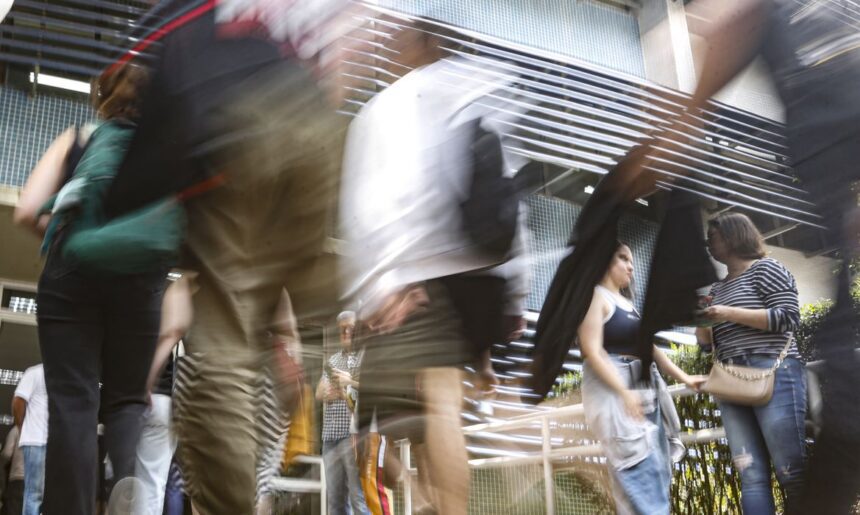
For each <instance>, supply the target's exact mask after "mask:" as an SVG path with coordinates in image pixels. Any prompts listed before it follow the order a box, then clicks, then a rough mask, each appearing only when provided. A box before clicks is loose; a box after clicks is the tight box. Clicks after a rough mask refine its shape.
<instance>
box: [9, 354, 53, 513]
mask: <svg viewBox="0 0 860 515" xmlns="http://www.w3.org/2000/svg"><path fill="white" fill-rule="evenodd" d="M12 413H13V414H14V416H15V426H16V427H17V428H18V431H19V433H20V436H19V437H18V446H19V447H20V448H21V454H22V455H23V458H24V511H23V513H24V515H39V513H41V511H42V498H43V496H44V493H45V448H46V446H47V443H48V392H47V388H46V387H45V370H44V367H43V366H42V365H36V366H34V367H30V368H28V369H27V370H26V371H24V375H23V376H22V377H21V381H20V382H19V383H18V387H17V388H15V396H14V397H13V399H12Z"/></svg>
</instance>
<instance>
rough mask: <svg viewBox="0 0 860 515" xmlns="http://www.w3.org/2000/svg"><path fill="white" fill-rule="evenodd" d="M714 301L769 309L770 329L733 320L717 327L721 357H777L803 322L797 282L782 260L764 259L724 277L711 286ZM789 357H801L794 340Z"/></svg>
mask: <svg viewBox="0 0 860 515" xmlns="http://www.w3.org/2000/svg"><path fill="white" fill-rule="evenodd" d="M711 296H713V301H712V304H713V305H715V306H717V305H722V306H732V307H738V308H747V309H766V310H767V330H766V331H762V330H759V329H754V328H752V327H747V326H745V325H740V324H735V323H732V322H723V323H720V324H717V325H715V326H714V328H713V329H714V343H715V345H716V349H717V357H718V358H719V359H720V360H726V359H729V358H735V357H740V356H749V355H753V354H756V355H764V356H777V355H779V353H780V352H781V351H782V349H783V348H784V347H785V344H786V342H787V341H788V338H790V337H791V332H792V331H794V330H796V329H797V327H798V325H799V324H800V306H799V303H798V299H797V283H796V282H795V280H794V276H792V275H791V272H789V271H788V269H786V268H785V266H783V265H782V263H780V262H779V261H776V260H775V259H770V258H764V259H760V260H758V261H756V262H755V263H753V264H752V266H750V267H749V269H748V270H747V271H745V272H744V273H742V274H741V275H739V276H738V277H735V278H733V279H724V280H722V281H720V282H718V283H716V284H715V285H714V286H713V287H712V288H711ZM789 355H790V356H795V357H796V356H798V353H797V347H796V345H795V344H794V343H792V345H791V348H790V349H789Z"/></svg>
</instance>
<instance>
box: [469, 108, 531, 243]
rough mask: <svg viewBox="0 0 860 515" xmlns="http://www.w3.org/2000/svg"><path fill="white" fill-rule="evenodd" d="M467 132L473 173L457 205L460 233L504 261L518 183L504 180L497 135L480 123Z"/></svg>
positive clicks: (514, 221)
mask: <svg viewBox="0 0 860 515" xmlns="http://www.w3.org/2000/svg"><path fill="white" fill-rule="evenodd" d="M466 130H467V131H468V132H467V133H468V134H470V135H471V141H472V143H471V145H470V146H469V153H470V158H471V172H472V173H471V179H470V184H469V192H468V197H467V198H466V200H464V201H463V202H462V204H461V205H460V206H461V212H462V218H463V229H464V231H465V232H466V234H467V235H468V236H469V238H470V239H471V240H472V242H473V243H474V244H475V246H476V247H477V248H478V249H479V250H481V251H482V252H486V253H488V254H492V255H498V256H499V257H505V256H507V255H508V254H509V253H510V250H511V247H512V246H513V241H514V237H515V236H516V233H517V218H518V216H519V203H520V198H521V194H520V192H519V191H518V190H519V188H518V186H517V181H516V180H515V179H514V178H512V177H506V176H505V170H504V159H502V141H501V139H500V138H499V136H498V134H496V133H494V132H491V131H488V130H486V129H484V128H483V127H481V124H480V120H477V121H474V122H472V123H471V124H470V126H469V127H467V128H466Z"/></svg>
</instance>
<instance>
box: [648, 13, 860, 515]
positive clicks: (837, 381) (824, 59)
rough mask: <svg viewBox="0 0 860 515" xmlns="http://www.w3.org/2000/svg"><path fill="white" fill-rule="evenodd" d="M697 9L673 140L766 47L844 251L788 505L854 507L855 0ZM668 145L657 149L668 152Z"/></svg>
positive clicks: (819, 340) (799, 508) (858, 435)
mask: <svg viewBox="0 0 860 515" xmlns="http://www.w3.org/2000/svg"><path fill="white" fill-rule="evenodd" d="M688 9H689V10H690V11H691V12H695V14H696V15H697V16H696V17H697V18H699V19H702V20H705V22H704V23H703V27H704V30H703V33H702V34H701V35H702V36H703V37H704V39H705V42H706V45H705V52H704V59H703V65H702V67H701V73H700V80H699V83H698V86H697V88H696V91H695V93H694V94H693V96H692V97H691V98H690V99H689V100H688V101H687V103H686V105H684V106H682V109H681V110H679V113H678V114H679V115H680V116H678V117H677V118H675V119H674V120H672V121H671V124H670V128H671V129H676V130H677V131H679V132H675V133H671V132H670V133H666V134H667V135H668V139H669V140H670V143H669V144H671V140H673V139H676V138H677V135H678V134H680V133H686V132H689V131H690V129H691V127H696V126H698V125H700V121H699V120H698V117H699V115H700V111H699V110H700V108H702V107H703V106H704V105H705V103H706V102H708V100H709V99H710V97H712V96H713V95H714V94H716V93H717V92H718V91H719V90H720V89H722V88H723V87H724V86H725V85H726V84H728V82H729V81H731V80H732V79H733V78H734V77H735V76H737V75H738V74H739V73H740V72H741V71H742V70H743V69H744V68H745V67H746V66H747V65H748V64H749V63H750V62H751V61H752V60H753V58H755V57H756V56H757V55H761V56H762V57H763V58H764V59H765V61H766V62H767V64H768V66H769V68H770V71H771V74H772V77H773V79H774V82H775V84H776V88H777V90H778V92H779V95H780V97H781V99H782V101H783V104H784V105H785V108H786V128H787V132H788V144H789V155H790V157H791V159H792V164H793V166H794V169H795V171H796V172H797V175H798V176H799V177H800V179H801V180H802V181H803V184H804V187H805V188H806V189H807V190H808V191H809V193H810V194H811V195H812V197H813V199H814V200H815V201H816V203H817V204H818V207H819V209H820V211H821V214H822V215H823V216H824V223H825V224H826V225H827V227H828V228H829V229H830V230H831V232H832V236H833V238H834V240H836V241H837V244H838V247H839V248H840V249H841V251H842V258H843V264H842V269H841V272H840V275H839V290H838V294H837V302H836V305H835V307H834V309H833V310H832V312H831V313H830V314H829V315H828V319H827V320H826V321H825V322H824V323H823V325H822V327H821V329H820V330H819V332H818V333H817V334H816V335H815V347H816V348H817V350H818V351H819V352H820V354H821V356H822V357H823V358H824V359H825V360H826V365H825V367H824V376H825V377H826V381H825V385H824V412H823V415H822V417H823V422H822V426H823V429H822V432H821V434H820V437H819V438H818V439H817V444H816V449H815V452H814V453H813V458H812V462H811V464H810V468H809V471H808V474H807V480H806V492H805V494H804V496H803V499H802V502H801V503H799V504H798V503H794V505H792V506H789V507H788V511H789V512H797V513H810V512H813V511H815V512H820V513H840V514H841V513H847V512H848V511H850V509H851V507H852V506H853V505H854V503H855V502H856V499H857V496H858V492H860V474H858V470H860V404H858V403H857V402H856V398H855V397H856V392H857V391H858V390H860V374H858V373H857V369H858V365H860V361H858V359H857V354H856V353H855V348H856V346H857V338H856V335H855V333H854V328H855V327H857V313H856V312H854V311H853V309H852V307H851V296H850V287H851V284H850V278H851V273H850V270H849V266H850V263H851V261H852V259H853V258H855V257H856V256H857V243H858V240H857V234H858V224H857V214H856V213H857V198H856V193H854V191H853V190H852V187H851V183H852V182H854V181H857V180H858V179H860V168H858V167H857V166H856V163H857V161H858V159H860V99H858V97H857V91H858V90H860V45H858V43H857V41H858V38H860V20H858V16H857V11H856V6H855V5H853V3H852V2H841V1H837V0H808V1H807V0H744V1H737V2H723V1H721V0H698V1H696V2H694V3H692V4H691V5H690V6H689V7H688ZM663 144H666V143H660V144H659V145H663ZM659 145H655V146H654V148H652V149H651V150H650V155H652V156H653V155H655V154H659V152H660V149H659V148H658V146H659ZM633 155H634V156H636V159H638V158H639V157H642V156H641V153H640V154H639V155H638V156H637V154H633ZM644 182H645V183H648V182H650V181H648V180H646V181H644ZM652 184H653V182H652ZM634 195H635V192H633V193H631V197H632V196H634Z"/></svg>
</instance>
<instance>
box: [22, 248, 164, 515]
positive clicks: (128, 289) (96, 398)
mask: <svg viewBox="0 0 860 515" xmlns="http://www.w3.org/2000/svg"><path fill="white" fill-rule="evenodd" d="M165 280H166V271H163V270H158V271H154V272H152V273H148V274H145V275H134V276H103V277H99V276H96V275H93V274H87V273H83V272H81V271H79V270H77V269H76V268H74V267H72V266H70V265H69V264H68V263H65V262H63V261H62V259H60V258H59V256H57V255H56V254H52V255H50V256H49V258H48V262H47V264H46V265H45V269H44V271H43V272H42V276H41V278H40V279H39V291H38V294H37V302H38V305H39V313H38V322H39V344H40V346H41V350H42V361H43V363H44V366H45V383H46V385H47V389H48V433H49V434H50V438H49V439H48V446H47V456H46V462H45V497H44V503H43V505H42V511H43V513H44V514H45V515H92V514H93V513H95V498H96V471H97V469H98V463H97V460H98V456H99V452H98V445H97V435H96V426H97V424H98V422H99V420H101V422H102V423H104V426H105V437H104V438H105V446H106V447H107V452H108V455H109V456H110V459H111V463H112V465H113V471H114V479H115V480H119V479H122V478H124V477H128V476H133V475H134V463H135V454H136V447H137V440H138V437H139V435H140V431H141V426H142V422H143V419H142V417H143V414H144V412H145V410H146V376H147V374H148V372H149V367H150V365H151V363H152V357H153V354H154V352H155V344H156V341H157V338H158V331H159V322H160V318H161V298H162V295H163V292H164V287H165ZM99 383H101V384H102V388H101V391H100V390H99Z"/></svg>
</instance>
